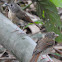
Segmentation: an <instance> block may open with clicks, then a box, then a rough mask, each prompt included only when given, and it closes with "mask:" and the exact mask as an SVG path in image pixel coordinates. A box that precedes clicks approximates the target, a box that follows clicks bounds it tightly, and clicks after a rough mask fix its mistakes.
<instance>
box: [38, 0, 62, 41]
mask: <svg viewBox="0 0 62 62" xmlns="http://www.w3.org/2000/svg"><path fill="white" fill-rule="evenodd" d="M43 11H44V13H43ZM37 14H38V15H39V17H40V18H42V19H43V20H44V23H45V24H44V25H45V27H46V30H47V31H48V32H51V31H53V32H55V33H57V34H59V37H58V38H56V41H58V42H61V41H62V34H61V28H62V24H61V21H60V16H59V15H58V11H57V9H56V6H55V5H54V4H53V3H52V2H51V1H50V0H41V1H40V2H37ZM43 15H44V16H45V17H43Z"/></svg>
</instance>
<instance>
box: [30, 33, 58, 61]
mask: <svg viewBox="0 0 62 62" xmlns="http://www.w3.org/2000/svg"><path fill="white" fill-rule="evenodd" d="M57 36H58V34H55V33H54V32H48V33H47V34H46V35H45V37H44V38H43V39H41V40H40V41H38V43H37V45H36V47H35V49H34V51H33V57H32V59H31V61H30V62H36V57H37V55H38V54H39V53H41V52H43V51H45V50H46V49H47V48H49V47H50V48H51V47H53V45H54V44H55V38H56V37H57ZM49 52H50V51H49Z"/></svg>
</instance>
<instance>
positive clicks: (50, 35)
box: [45, 32, 59, 40]
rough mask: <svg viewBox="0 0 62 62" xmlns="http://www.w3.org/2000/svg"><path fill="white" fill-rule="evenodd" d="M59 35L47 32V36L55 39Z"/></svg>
mask: <svg viewBox="0 0 62 62" xmlns="http://www.w3.org/2000/svg"><path fill="white" fill-rule="evenodd" d="M58 36H59V35H58V34H55V33H54V32H48V33H46V35H45V38H48V39H52V40H55V38H56V37H58Z"/></svg>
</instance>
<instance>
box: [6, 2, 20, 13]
mask: <svg viewBox="0 0 62 62" xmlns="http://www.w3.org/2000/svg"><path fill="white" fill-rule="evenodd" d="M5 5H6V6H8V9H9V10H11V11H12V12H18V11H19V9H20V7H19V5H17V4H16V3H10V4H7V3H6V4H5Z"/></svg>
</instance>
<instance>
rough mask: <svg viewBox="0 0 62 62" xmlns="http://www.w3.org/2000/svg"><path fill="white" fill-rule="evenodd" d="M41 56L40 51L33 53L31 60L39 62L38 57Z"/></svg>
mask: <svg viewBox="0 0 62 62" xmlns="http://www.w3.org/2000/svg"><path fill="white" fill-rule="evenodd" d="M39 56H40V53H38V54H36V55H33V56H32V58H31V60H30V62H37V60H38V58H39Z"/></svg>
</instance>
